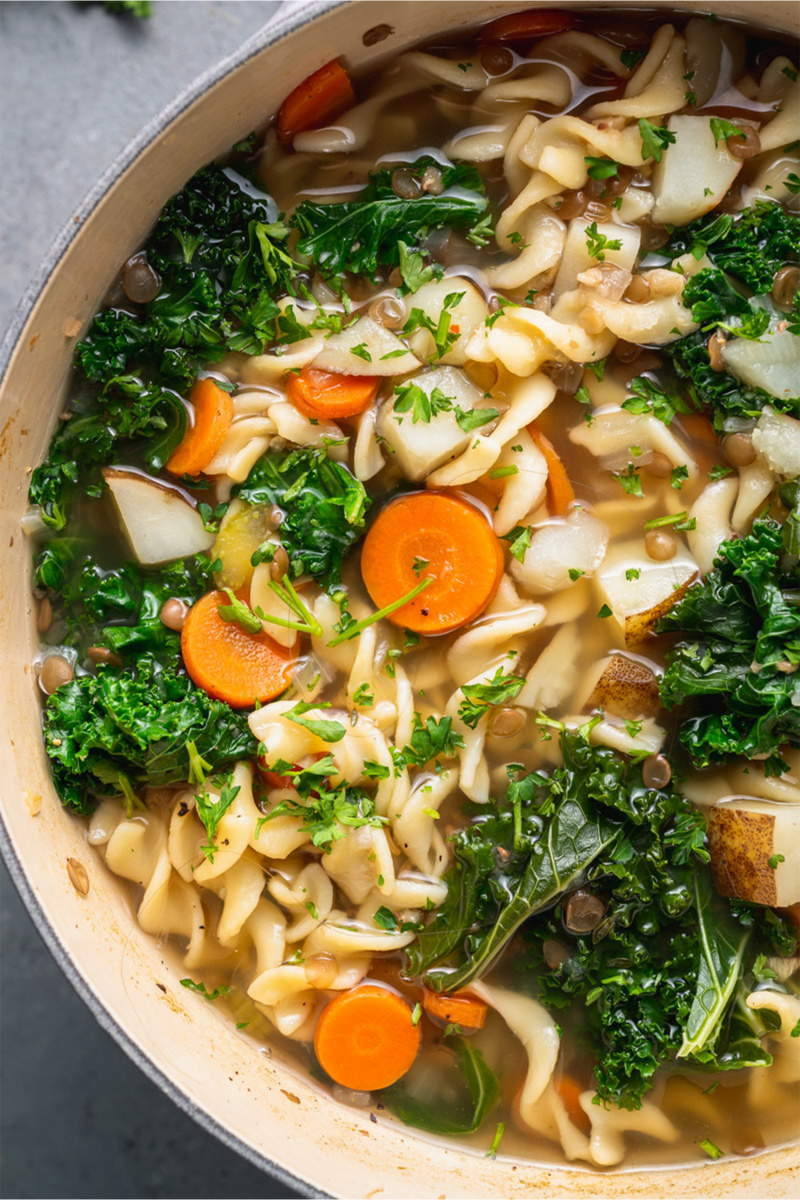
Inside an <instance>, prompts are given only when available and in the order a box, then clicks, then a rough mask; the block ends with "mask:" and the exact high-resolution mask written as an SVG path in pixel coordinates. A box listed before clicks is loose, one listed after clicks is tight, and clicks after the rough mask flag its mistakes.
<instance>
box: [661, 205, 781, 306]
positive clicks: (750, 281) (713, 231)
mask: <svg viewBox="0 0 800 1200" xmlns="http://www.w3.org/2000/svg"><path fill="white" fill-rule="evenodd" d="M689 251H691V253H692V254H694V256H695V257H696V258H697V259H698V260H699V259H701V258H702V257H703V255H704V254H707V255H708V257H709V258H710V259H711V261H712V263H713V264H714V265H715V266H716V267H719V268H720V269H721V270H723V271H726V272H727V273H728V274H730V275H733V276H735V278H736V279H738V280H740V282H741V283H742V284H743V285H744V286H745V287H746V288H748V289H749V290H750V291H751V292H753V293H754V294H755V295H761V294H763V293H764V292H769V291H771V290H772V280H773V278H774V276H775V273H776V271H778V270H779V269H780V268H781V267H782V266H783V265H784V264H785V263H787V262H797V261H800V217H798V216H797V215H796V214H795V213H790V212H787V210H786V209H785V208H783V207H782V205H780V204H778V203H776V202H774V201H772V200H759V201H758V202H757V203H756V204H754V205H752V206H751V207H750V208H746V209H745V210H744V211H743V212H742V213H740V214H738V215H737V216H733V215H732V214H730V213H723V214H722V215H721V216H719V217H700V218H699V220H697V221H692V222H691V224H689V225H684V226H683V227H682V228H680V229H676V230H675V232H674V233H673V234H672V237H671V238H670V240H669V242H668V243H667V244H666V246H664V247H662V249H661V250H660V251H659V253H660V254H664V255H665V256H666V257H667V258H673V259H674V258H678V257H680V256H681V255H682V254H686V253H687V252H689Z"/></svg>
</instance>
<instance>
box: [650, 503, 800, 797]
mask: <svg viewBox="0 0 800 1200" xmlns="http://www.w3.org/2000/svg"><path fill="white" fill-rule="evenodd" d="M795 524H796V522H795ZM785 529H786V526H784V527H783V529H782V527H781V526H780V525H779V524H778V523H777V522H776V521H773V520H769V519H763V520H758V521H756V522H755V523H754V525H753V530H752V532H751V533H750V534H748V536H747V537H744V538H738V539H735V540H732V541H729V542H723V543H722V545H721V546H720V550H719V555H718V557H717V559H716V560H715V563H714V568H713V570H712V571H710V572H709V574H708V575H707V576H706V578H705V579H704V580H703V582H702V583H698V584H695V585H694V587H692V588H690V589H689V591H688V592H687V593H686V595H685V596H684V597H683V599H682V600H680V601H678V603H677V604H675V605H674V606H673V608H672V609H671V610H670V612H669V613H668V614H667V615H666V616H665V617H662V619H661V620H660V622H659V624H658V626H657V631H658V632H659V633H676V634H677V635H678V636H677V640H676V641H675V643H674V645H673V646H672V648H671V649H670V650H669V652H668V654H667V669H666V671H665V672H664V675H663V677H662V679H661V683H660V693H661V702H662V704H664V705H665V706H666V707H667V708H674V707H675V706H676V705H679V704H684V703H686V702H687V701H688V700H691V699H692V698H694V697H698V698H700V697H702V704H701V705H699V706H698V707H699V710H700V711H698V713H697V715H695V716H691V717H689V718H687V719H686V720H684V721H683V722H682V725H681V732H680V737H681V741H682V742H683V744H684V745H685V746H686V747H687V749H688V750H689V752H690V754H691V756H692V759H693V761H694V763H695V765H696V766H698V767H705V766H708V765H710V764H712V763H724V762H725V761H726V760H727V759H728V757H729V756H731V755H744V756H745V757H747V758H761V759H764V770H765V771H766V773H767V774H768V775H771V774H781V772H783V771H785V770H786V769H787V767H786V764H785V763H784V761H783V759H782V758H781V756H780V748H781V746H783V745H785V744H787V743H788V744H791V745H800V673H798V672H796V670H795V669H794V668H796V667H797V665H798V664H800V606H799V605H798V601H800V591H799V590H798V588H799V586H800V570H798V565H797V563H798V558H797V555H796V554H794V555H792V556H791V557H790V556H788V555H787V553H786V546H785V544H784V532H785Z"/></svg>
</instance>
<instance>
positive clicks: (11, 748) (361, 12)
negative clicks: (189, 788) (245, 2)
mask: <svg viewBox="0 0 800 1200" xmlns="http://www.w3.org/2000/svg"><path fill="white" fill-rule="evenodd" d="M521 6H523V5H522V3H521V0H516V2H515V0H511V2H508V0H491V2H489V0H486V2H484V0H474V2H462V3H452V2H449V0H425V2H422V0H409V2H406V3H388V2H384V0H350V2H347V3H325V2H322V3H309V4H295V5H288V6H287V7H286V9H285V10H283V11H282V13H281V15H280V16H279V18H278V20H277V21H274V22H272V23H270V25H269V26H267V27H265V29H264V30H262V31H261V33H259V34H258V35H256V36H255V37H254V38H252V39H251V40H250V41H249V42H247V43H246V44H245V45H244V46H242V48H241V49H240V50H239V51H238V53H236V54H235V55H233V56H232V57H231V58H229V59H227V60H226V61H225V62H223V63H221V64H220V65H219V66H218V67H217V68H215V69H214V70H213V71H211V72H209V73H208V74H207V75H205V76H203V77H202V78H201V79H200V80H198V81H197V83H195V84H194V85H193V86H192V87H191V88H190V89H189V90H188V91H187V92H185V93H184V94H183V95H182V96H181V97H180V98H179V99H178V100H177V101H176V102H175V103H174V104H172V105H171V106H170V107H169V108H168V109H166V110H165V111H164V112H163V113H162V114H161V116H160V117H158V118H157V119H156V120H155V121H153V122H151V124H150V125H148V126H147V128H146V129H145V130H144V131H143V132H142V134H141V135H140V137H139V138H138V139H137V140H136V141H135V142H134V143H133V145H131V146H130V147H129V148H128V150H127V151H125V153H124V154H123V155H121V157H120V158H119V159H118V160H117V162H116V163H115V164H114V165H113V166H112V168H111V169H110V171H108V172H107V173H106V175H105V176H104V177H103V179H102V180H101V181H100V182H99V184H98V185H97V187H96V188H95V189H94V190H93V191H92V193H91V194H90V195H89V196H88V197H87V199H86V201H85V202H84V204H83V205H82V206H81V208H80V210H79V211H78V213H77V214H76V216H75V218H74V220H73V221H71V222H70V224H69V226H68V229H67V231H65V233H64V234H62V236H61V237H60V239H59V240H58V241H57V242H56V244H55V246H54V247H53V249H52V250H51V252H50V255H49V256H48V259H47V260H46V262H45V263H44V265H43V268H42V270H41V272H40V274H39V277H38V278H37V280H36V281H35V282H34V283H33V284H32V286H31V288H30V289H29V292H28V295H27V297H26V299H25V301H24V303H23V306H22V308H21V309H20V311H19V312H18V314H17V316H16V318H15V321H14V323H13V325H12V328H11V331H10V334H9V336H8V338H7V339H6V342H5V344H4V347H3V352H2V356H0V367H1V368H2V370H3V378H2V388H1V390H0V495H2V497H3V505H2V514H1V515H0V521H1V522H2V526H1V527H0V545H2V547H3V556H4V563H3V571H2V574H0V647H1V648H2V654H3V658H4V661H5V664H6V671H5V680H4V687H3V689H2V692H1V693H0V727H1V728H2V729H3V736H2V744H0V780H2V785H1V786H0V791H2V797H0V816H1V817H2V827H1V828H0V848H2V852H3V855H4V857H5V859H6V862H7V863H8V866H9V869H10V871H11V874H12V876H13V878H14V880H15V882H16V885H17V887H18V888H19V890H20V892H21V894H22V896H23V899H24V901H25V903H26V905H27V907H28V910H29V912H30V914H31V916H32V917H33V919H34V921H35V922H36V924H37V926H38V928H39V930H40V932H41V933H42V935H43V937H44V938H45V940H46V942H47V944H48V946H49V947H50V949H51V951H52V953H53V954H54V956H55V957H56V959H57V960H58V962H59V964H60V965H61V967H62V968H63V970H64V972H65V973H66V975H67V976H68V977H69V979H70V980H71V982H72V983H73V985H74V986H75V988H76V989H77V991H78V992H79V993H80V994H81V996H82V997H83V999H84V1000H85V1001H86V1003H87V1004H88V1005H89V1007H90V1008H91V1009H92V1011H93V1013H94V1014H95V1016H96V1017H97V1020H98V1021H99V1022H100V1023H101V1024H102V1025H103V1027H104V1028H105V1029H106V1030H107V1031H108V1032H109V1033H110V1034H111V1035H112V1037H114V1038H115V1040H116V1041H117V1042H118V1043H119V1044H120V1045H121V1046H122V1048H123V1049H124V1050H125V1051H126V1053H127V1054H129V1055H130V1057H131V1058H132V1059H133V1060H134V1061H135V1062H137V1063H138V1065H139V1066H140V1067H141V1068H142V1070H143V1071H145V1072H146V1074H147V1075H148V1076H149V1077H150V1079H151V1080H152V1081H153V1082H154V1083H155V1084H156V1085H157V1086H158V1087H160V1088H161V1089H163V1091H165V1092H166V1093H168V1094H169V1095H170V1096H171V1097H172V1098H173V1099H174V1100H175V1102H176V1103H177V1104H179V1105H180V1106H181V1107H182V1108H183V1109H184V1110H185V1111H187V1112H189V1113H190V1114H191V1115H192V1116H193V1117H195V1118H196V1119H197V1120H198V1121H199V1122H200V1123H201V1124H202V1125H204V1126H205V1127H206V1128H207V1129H208V1130H209V1131H210V1132H212V1133H214V1134H216V1135H217V1136H218V1137H220V1138H221V1139H222V1140H223V1141H225V1142H226V1143H227V1144H228V1145H230V1146H232V1147H234V1148H235V1149H237V1150H238V1151H239V1152H240V1153H242V1154H243V1155H245V1156H246V1157H247V1158H248V1159H250V1161H251V1162H253V1163H255V1164H257V1165H260V1166H262V1167H264V1168H265V1169H267V1170H269V1171H271V1172H273V1173H274V1174H276V1175H278V1177H279V1178H281V1179H283V1180H284V1181H285V1182H286V1183H287V1184H288V1185H291V1186H294V1187H297V1188H298V1189H300V1190H301V1191H304V1192H306V1193H308V1194H323V1195H334V1196H380V1197H382V1198H384V1197H392V1196H420V1197H421V1196H425V1197H428V1196H430V1197H445V1196H446V1197H448V1200H449V1198H451V1197H483V1196H497V1197H500V1196H508V1197H522V1196H525V1197H543V1196H558V1197H562V1196H563V1197H567V1196H570V1197H584V1196H585V1197H589V1196H592V1197H601V1198H603V1200H605V1198H608V1200H612V1198H613V1200H622V1198H627V1197H651V1196H653V1195H659V1196H718V1195H726V1196H770V1197H779V1196H781V1197H782V1196H789V1195H792V1194H796V1189H797V1178H798V1167H800V1152H799V1151H798V1148H797V1147H784V1148H781V1149H777V1150H773V1151H770V1152H768V1153H764V1154H762V1155H759V1156H758V1157H757V1158H754V1159H743V1160H741V1161H732V1162H728V1161H725V1162H722V1163H709V1164H708V1165H705V1166H703V1167H698V1166H693V1167H685V1168H678V1169H675V1168H672V1169H663V1170H657V1171H641V1170H637V1171H623V1172H620V1173H614V1174H599V1173H596V1172H591V1171H588V1170H585V1169H579V1168H575V1167H568V1166H564V1167H556V1168H554V1167H552V1166H549V1167H542V1166H537V1165H536V1164H535V1163H531V1162H526V1161H522V1160H518V1161H515V1160H513V1159H504V1158H501V1159H498V1160H497V1161H492V1160H490V1159H486V1158H484V1157H483V1155H482V1154H479V1153H475V1152H471V1151H470V1150H469V1149H467V1148H465V1147H463V1146H460V1145H458V1144H455V1143H451V1144H449V1145H444V1144H443V1143H440V1142H435V1141H432V1140H428V1139H425V1138H423V1137H421V1136H418V1135H417V1134H415V1133H414V1132H412V1131H411V1130H409V1129H406V1128H405V1127H403V1126H401V1125H399V1124H393V1123H389V1122H388V1121H385V1120H383V1119H381V1120H380V1121H379V1122H378V1124H374V1123H372V1122H371V1121H370V1119H369V1115H368V1114H367V1113H362V1112H360V1111H358V1110H355V1109H350V1108H345V1107H343V1106H341V1105H337V1104H334V1103H333V1102H332V1101H331V1100H330V1099H329V1098H328V1097H327V1096H326V1095H324V1094H323V1093H322V1092H321V1091H320V1090H319V1089H318V1087H317V1086H316V1085H315V1084H314V1083H313V1082H312V1081H310V1080H309V1079H308V1078H306V1077H304V1076H303V1075H301V1074H300V1073H299V1072H298V1071H295V1070H294V1069H293V1068H292V1067H290V1066H289V1065H287V1064H285V1063H283V1062H280V1061H278V1060H277V1058H275V1057H273V1058H266V1057H264V1056H262V1055H261V1054H258V1053H257V1052H256V1051H255V1049H254V1048H253V1045H252V1043H249V1042H248V1041H247V1040H246V1039H245V1038H243V1037H242V1036H241V1035H240V1034H238V1033H237V1032H236V1030H235V1029H234V1028H233V1027H232V1025H231V1024H230V1023H228V1022H226V1021H225V1020H224V1019H222V1018H221V1016H220V1015H219V1014H217V1013H216V1011H215V1009H214V1006H213V1005H209V1004H207V1003H206V1002H205V1001H204V1000H203V999H202V998H201V997H199V996H195V995H193V994H191V993H190V992H187V991H186V990H184V989H183V988H181V987H180V986H179V984H178V979H179V972H178V971H177V969H176V968H175V966H174V965H173V964H172V963H171V961H169V960H165V958H164V955H163V953H162V950H161V948H160V947H159V945H158V944H157V942H156V940H155V939H153V938H151V937H148V936H146V935H145V934H144V933H141V932H140V931H139V929H138V927H137V926H136V923H135V920H134V917H133V914H132V909H131V901H130V894H129V890H128V887H127V885H124V884H123V883H122V881H121V880H119V879H118V878H116V877H115V876H112V875H111V874H110V873H109V872H108V871H107V870H106V869H105V867H104V864H103V863H102V861H101V859H100V858H99V857H98V856H97V855H96V854H94V853H93V852H92V851H91V850H90V848H89V847H88V845H87V843H86V840H85V833H84V828H83V825H82V824H81V822H79V821H77V820H75V819H73V818H71V817H70V816H69V815H68V814H67V813H65V812H64V811H63V810H62V809H61V806H60V804H59V802H58V798H57V796H56V795H55V792H54V791H53V787H52V784H51V781H50V775H49V770H48V765H47V760H46V758H45V755H44V753H43V749H42V743H41V732H40V730H41V725H40V721H41V718H40V709H41V704H40V699H41V698H40V695H39V693H38V688H37V686H36V684H35V680H34V674H33V668H32V665H31V662H32V658H33V655H34V653H35V647H36V631H35V627H34V612H33V605H32V600H31V596H30V590H29V584H28V583H27V582H26V581H29V577H30V564H29V552H30V551H29V545H28V542H27V539H26V538H25V536H24V535H23V533H22V530H21V525H20V521H21V518H22V515H23V513H24V512H25V509H26V506H27V501H26V491H27V482H28V474H29V470H30V468H31V467H32V466H33V465H35V464H36V463H37V462H38V461H39V460H40V459H41V457H42V456H43V454H44V453H45V451H46V448H47V444H48V441H49V438H50V435H51V432H52V429H53V426H54V424H55V422H56V420H57V414H58V413H59V411H61V409H62V407H63V404H64V395H65V390H66V386H67V376H68V370H69V364H70V359H71V354H72V351H73V348H74V345H75V341H76V339H77V338H78V337H80V336H81V334H82V333H83V332H84V331H85V330H86V328H87V326H88V324H89V322H90V320H91V317H92V314H93V313H94V311H95V310H96V309H97V308H98V306H99V305H100V304H101V302H102V298H103V296H104V294H105V292H106V290H107V288H108V286H109V284H110V282H111V281H112V279H113V278H114V276H115V275H116V273H117V271H118V269H119V266H120V264H121V263H122V262H124V260H125V259H126V258H127V257H128V256H129V255H130V254H131V253H132V252H133V251H134V250H135V249H136V248H137V247H138V246H139V245H140V243H141V242H142V240H143V239H144V238H145V236H146V234H147V232H148V230H149V229H150V227H151V226H152V224H153V223H154V221H155V219H156V216H157V214H158V212H159V209H160V208H161V206H162V205H163V204H164V202H165V201H166V200H167V198H168V197H169V196H170V195H172V193H173V192H175V191H177V190H178V189H179V188H180V187H181V186H182V185H183V183H184V182H185V181H186V180H187V179H188V178H189V176H190V175H191V174H192V173H193V172H194V171H195V170H196V169H197V168H198V167H200V166H201V165H203V164H204V163H206V162H208V161H209V160H210V159H211V158H213V157H214V156H216V155H218V154H221V153H223V152H224V151H226V150H227V149H228V148H229V147H230V146H231V145H232V144H233V142H235V141H236V140H237V139H239V138H240V137H242V136H243V135H244V134H246V133H247V132H248V131H249V130H250V129H252V128H255V127H258V126H259V125H261V124H262V123H263V122H264V120H265V119H266V117H267V116H268V115H269V114H270V113H271V112H273V111H274V110H275V109H276V108H277V106H278V105H279V104H280V102H281V100H282V99H283V97H284V96H285V95H286V94H287V93H288V92H289V91H290V90H291V89H292V88H293V87H294V86H295V85H296V84H297V83H298V82H300V80H301V79H302V78H303V77H305V76H306V75H308V74H309V73H310V72H311V71H313V70H315V69H316V68H317V67H319V66H321V65H322V64H323V63H324V62H327V61H328V60H329V59H331V58H332V57H334V56H341V57H343V58H345V59H346V60H347V61H348V63H349V64H351V65H352V66H353V67H355V68H362V67H364V66H366V65H368V64H370V63H371V62H375V61H377V60H379V59H380V58H382V57H384V56H385V55H387V54H393V53H395V52H397V51H399V50H401V49H403V48H405V47H406V46H408V45H409V44H412V43H414V42H417V41H419V40H420V39H424V38H427V37H429V36H431V35H433V34H435V33H439V32H444V31H452V32H456V31H457V30H459V29H461V28H463V27H466V26H469V25H472V24H476V23H478V22H481V21H485V20H487V19H490V18H492V17H495V16H497V15H499V14H501V13H503V12H509V11H514V10H515V9H517V8H519V7H521ZM562 6H563V7H570V4H569V0H566V3H565V0H562ZM621 6H622V4H621V2H620V0H615V2H609V3H606V2H605V0H600V3H598V4H594V5H585V6H582V5H580V4H577V5H575V7H577V8H580V7H591V8H619V7H621ZM643 6H644V5H642V7H643ZM526 7H537V5H527V6H526ZM649 7H658V8H664V9H666V10H675V9H679V10H687V11H689V10H693V9H698V10H699V11H702V12H708V11H712V12H714V13H716V14H718V15H719V16H731V17H737V18H742V19H745V20H748V21H750V22H756V23H759V24H764V25H765V26H768V27H771V28H773V29H778V30H784V31H785V30H793V29H796V28H797V19H798V7H799V6H798V5H797V3H796V2H795V0H775V2H774V3H770V4H766V3H759V2H748V0H705V3H703V4H702V5H699V4H698V5H695V4H691V3H680V2H676V3H672V4H670V3H663V2H659V0H652V2H651V4H650V5H649ZM380 25H387V26H389V27H390V29H391V32H390V33H389V35H388V36H387V37H386V38H385V39H384V40H382V41H380V42H378V43H377V44H373V45H371V46H370V45H365V44H364V41H365V39H364V34H365V33H366V32H367V31H368V30H371V29H374V28H375V27H376V26H380ZM366 40H367V41H369V40H370V39H369V38H368V39H366ZM70 858H72V859H76V860H77V861H78V862H79V863H80V864H82V866H83V868H84V869H85V871H86V874H87V876H88V879H89V885H90V887H89V892H88V895H86V896H82V895H79V894H78V892H77V891H76V890H75V888H74V886H73V884H72V883H71V881H70V877H69V875H68V873H67V860H68V859H70Z"/></svg>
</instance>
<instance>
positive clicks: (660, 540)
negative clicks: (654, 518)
mask: <svg viewBox="0 0 800 1200" xmlns="http://www.w3.org/2000/svg"><path fill="white" fill-rule="evenodd" d="M644 548H645V550H646V551H647V555H648V557H649V558H652V559H654V560H655V561H656V562H669V560H670V559H671V558H674V557H675V555H676V554H677V553H678V543H677V542H676V541H675V538H674V537H673V536H672V534H671V533H667V532H666V530H664V529H648V531H647V533H646V534H645V535H644Z"/></svg>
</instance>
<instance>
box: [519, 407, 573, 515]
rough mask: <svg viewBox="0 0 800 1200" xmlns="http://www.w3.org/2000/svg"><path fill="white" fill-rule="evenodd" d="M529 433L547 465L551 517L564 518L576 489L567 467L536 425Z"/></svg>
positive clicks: (531, 426) (532, 426) (529, 429)
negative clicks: (570, 479) (568, 475)
mask: <svg viewBox="0 0 800 1200" xmlns="http://www.w3.org/2000/svg"><path fill="white" fill-rule="evenodd" d="M528 433H529V434H530V435H531V437H532V438H533V440H534V442H535V443H536V445H537V446H538V447H539V449H540V450H541V452H542V454H543V455H544V458H545V462H546V463H547V501H548V505H549V508H550V513H551V516H554V517H563V516H564V514H565V513H566V511H567V509H568V508H569V506H570V504H572V502H573V500H574V499H575V489H574V487H573V486H572V484H571V483H570V481H569V479H568V477H567V471H566V467H565V466H564V464H563V462H562V461H561V459H560V458H559V457H558V455H557V454H556V452H555V448H554V446H553V443H552V442H551V441H549V439H548V438H546V437H545V436H544V434H543V433H540V432H539V430H538V429H537V428H536V426H535V425H529V426H528Z"/></svg>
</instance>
